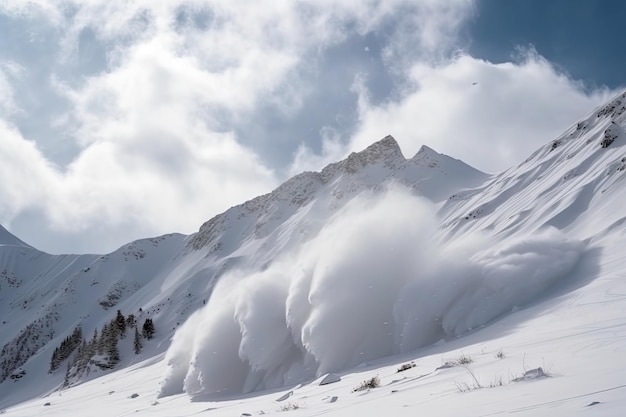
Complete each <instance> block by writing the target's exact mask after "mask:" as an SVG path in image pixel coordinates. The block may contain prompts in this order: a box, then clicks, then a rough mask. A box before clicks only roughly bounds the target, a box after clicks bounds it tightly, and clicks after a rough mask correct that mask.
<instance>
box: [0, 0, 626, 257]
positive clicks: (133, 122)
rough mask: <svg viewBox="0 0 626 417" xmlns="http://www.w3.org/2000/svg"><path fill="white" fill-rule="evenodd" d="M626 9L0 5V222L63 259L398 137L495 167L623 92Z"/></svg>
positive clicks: (351, 1) (388, 3) (532, 4)
mask: <svg viewBox="0 0 626 417" xmlns="http://www.w3.org/2000/svg"><path fill="white" fill-rule="evenodd" d="M624 9H626V6H624V5H623V3H622V2H621V1H618V0H614V1H611V0H605V1H601V2H598V1H592V0H567V1H566V0H553V1H535V0H523V1H522V0H510V1H497V0H478V1H470V0H449V1H441V0H385V1H382V0H373V1H370V2H362V1H358V0H344V1H342V2H335V1H330V0H328V1H327V0H316V1H313V0H299V1H292V0H275V1H269V0H268V1H265V2H255V3H254V4H251V3H250V2H246V1H243V0H241V1H237V0H230V1H224V0H171V1H169V2H159V4H157V2H152V1H150V0H136V1H134V2H125V1H121V0H120V1H104V0H92V1H89V2H78V1H72V0H63V1H52V0H35V1H31V2H15V1H8V0H0V175H1V176H2V178H3V181H1V182H0V224H2V225H4V226H5V227H7V228H8V229H9V230H11V231H12V232H13V233H15V234H16V235H18V236H19V237H20V238H22V239H23V240H25V241H27V242H29V243H31V244H33V245H35V246H36V247H39V248H41V249H43V250H46V251H49V252H53V253H60V252H106V251H110V250H113V249H115V248H116V247H118V246H120V245H122V244H123V243H125V242H128V241H130V240H133V239H137V238H140V237H145V236H152V235H157V234H162V233H168V232H174V231H177V232H183V233H191V232H193V231H195V230H197V228H198V227H199V226H200V224H201V223H202V222H204V221H206V220H208V219H209V218H211V217H212V216H213V215H215V214H217V213H219V212H221V211H223V210H225V209H227V208H228V207H230V206H232V205H234V204H238V203H241V202H243V201H245V200H247V199H250V198H252V197H254V196H256V195H259V194H261V193H265V192H269V191H270V190H271V189H273V188H274V187H276V186H277V185H278V184H280V183H281V182H282V181H284V180H285V179H287V178H289V177H290V176H291V175H294V174H297V173H299V172H301V171H303V170H318V169H321V168H322V167H323V166H324V165H325V164H327V163H330V162H334V161H336V160H338V159H341V158H343V157H345V156H346V155H347V154H348V153H349V152H352V151H358V150H361V149H363V148H364V147H366V146H367V145H369V144H370V143H372V142H374V141H376V140H378V139H380V138H382V137H384V136H385V135H387V134H392V135H394V137H396V139H397V140H398V142H399V144H400V146H401V148H402V150H403V152H404V154H405V156H406V157H411V156H412V155H413V154H414V153H415V152H416V151H417V150H418V149H419V147H420V146H421V145H422V144H426V145H428V146H430V147H432V148H434V149H436V150H438V151H439V152H442V153H446V154H448V155H451V156H453V157H455V158H458V159H462V160H464V161H465V162H467V163H469V164H471V165H473V166H475V167H477V168H479V169H481V170H484V171H487V172H498V171H500V170H503V169H506V168H507V167H509V166H511V165H514V164H516V163H518V162H519V161H521V160H523V159H525V158H526V156H527V155H528V154H530V153H531V152H532V151H533V150H535V149H536V148H537V147H538V146H541V145H543V144H544V143H546V142H548V141H550V140H551V139H553V138H554V137H555V136H556V135H558V134H559V133H560V132H562V131H563V130H565V129H566V128H567V127H568V126H569V125H571V124H572V123H574V122H575V121H576V119H577V118H580V117H582V116H583V115H584V114H586V113H588V112H590V111H591V110H592V109H593V108H594V107H595V106H597V105H598V104H600V103H602V102H603V101H605V100H606V99H608V98H609V97H610V96H612V95H613V94H615V93H616V92H617V91H618V90H619V89H620V88H621V86H623V85H624V84H625V81H624V79H623V75H622V74H621V73H620V69H621V68H623V67H624V65H623V61H624V57H623V56H622V55H620V53H619V52H618V51H620V50H621V49H620V46H621V42H622V41H621V39H620V36H619V33H618V31H619V28H620V25H621V24H622V23H621V22H619V19H620V17H622V16H624V15H626V13H624V11H625V10H624ZM475 82H476V83H478V84H477V85H473V84H474V83H475ZM520 110H521V111H520Z"/></svg>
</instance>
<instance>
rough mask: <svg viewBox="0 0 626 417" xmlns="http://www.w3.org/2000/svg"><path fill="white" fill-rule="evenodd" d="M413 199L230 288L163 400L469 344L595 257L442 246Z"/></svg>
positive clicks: (193, 338)
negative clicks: (472, 335)
mask: <svg viewBox="0 0 626 417" xmlns="http://www.w3.org/2000/svg"><path fill="white" fill-rule="evenodd" d="M438 224H439V220H438V219H437V217H436V209H435V207H434V206H433V205H432V203H429V202H428V201H426V200H424V199H422V198H419V197H415V196H413V195H411V194H410V192H409V191H407V190H404V189H401V188H398V187H392V188H391V189H389V190H388V191H386V192H385V193H384V194H383V195H381V194H380V193H373V192H367V193H363V194H361V195H359V196H358V197H357V198H355V199H353V200H352V201H350V202H349V203H348V204H346V205H345V206H344V207H343V208H342V209H341V210H339V211H338V212H337V213H336V214H335V215H334V216H333V217H332V218H331V219H330V221H329V222H328V223H327V224H326V225H325V226H324V227H323V228H322V230H321V231H320V233H319V234H318V235H317V236H316V237H315V238H313V239H312V240H311V241H309V242H308V243H306V244H304V245H303V246H302V247H300V248H297V249H296V250H294V251H293V252H291V253H290V254H288V255H286V256H284V257H283V258H281V259H280V260H278V261H275V262H274V263H272V264H271V265H269V267H267V268H266V269H265V270H263V271H253V272H250V273H248V272H246V271H242V270H240V271H237V272H232V273H230V274H229V275H228V276H225V277H223V278H222V279H221V281H220V282H219V284H218V285H217V287H216V289H215V291H214V293H213V295H212V297H211V299H210V301H209V303H208V304H207V306H206V307H205V308H204V309H202V310H200V311H199V312H198V313H197V314H195V315H194V316H192V317H191V318H190V319H189V320H188V321H187V322H186V323H185V324H184V325H183V326H182V328H181V329H180V330H179V331H178V332H177V333H176V335H175V337H174V340H173V342H172V345H171V348H170V350H169V351H168V353H167V358H166V360H167V361H168V366H169V368H168V372H167V374H166V376H165V378H164V380H163V381H162V385H161V391H160V395H161V396H165V395H171V394H174V393H179V392H183V391H185V392H187V393H189V394H191V395H194V396H198V395H202V396H206V395H208V396H215V395H218V396H223V395H234V394H238V393H242V392H250V391H255V390H259V389H264V388H271V387H279V386H283V385H288V384H294V383H296V382H299V381H302V380H304V379H308V378H313V377H315V376H319V375H322V374H324V373H327V372H332V371H338V370H342V369H347V368H349V367H353V366H356V365H358V364H360V363H363V362H367V361H370V360H373V359H377V358H381V357H384V356H387V355H391V354H394V353H398V352H404V351H409V350H412V349H416V348H419V347H421V346H425V345H429V344H432V343H435V342H437V341H438V340H440V339H442V338H444V339H445V338H449V337H455V336H458V335H461V334H463V333H466V332H468V331H470V330H472V329H475V328H477V327H479V326H481V325H484V324H486V323H487V322H489V321H491V320H493V319H494V318H497V317H498V316H500V315H502V314H505V313H507V312H510V311H511V310H513V309H515V308H516V307H518V306H522V305H524V304H527V303H529V302H531V301H533V300H535V299H536V298H537V297H538V296H540V295H541V294H542V293H543V292H545V290H546V289H548V288H549V287H550V286H551V285H553V284H555V283H556V282H558V281H559V280H562V279H566V278H567V276H568V273H569V272H570V271H571V270H572V269H573V268H574V267H575V265H576V263H577V262H578V260H579V259H580V257H581V255H582V253H583V252H584V250H585V247H584V244H583V243H582V242H580V241H578V240H571V239H568V238H567V237H566V236H564V235H563V234H562V233H561V232H559V231H557V230H556V229H545V230H543V231H541V232H538V233H535V234H533V235H529V236H526V237H523V238H520V237H517V238H511V239H507V240H505V241H496V240H494V239H493V238H489V237H487V236H482V235H478V234H472V235H469V234H466V235H464V236H463V237H462V238H460V239H456V240H455V241H453V242H446V241H445V240H443V239H442V238H441V235H440V233H439V231H438V228H437V225H438Z"/></svg>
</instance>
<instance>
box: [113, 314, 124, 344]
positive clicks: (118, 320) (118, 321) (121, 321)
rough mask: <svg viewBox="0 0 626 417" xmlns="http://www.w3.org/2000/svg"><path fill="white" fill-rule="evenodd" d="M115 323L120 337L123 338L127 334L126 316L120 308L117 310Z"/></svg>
mask: <svg viewBox="0 0 626 417" xmlns="http://www.w3.org/2000/svg"><path fill="white" fill-rule="evenodd" d="M115 325H116V327H117V330H118V333H119V335H120V337H121V338H122V339H123V338H124V337H125V336H126V318H125V317H124V315H123V314H122V312H121V311H120V310H117V316H116V317H115Z"/></svg>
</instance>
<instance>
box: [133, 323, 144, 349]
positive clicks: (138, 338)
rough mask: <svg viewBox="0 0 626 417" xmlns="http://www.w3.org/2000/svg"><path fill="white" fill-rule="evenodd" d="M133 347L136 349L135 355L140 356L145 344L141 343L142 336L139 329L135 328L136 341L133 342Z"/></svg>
mask: <svg viewBox="0 0 626 417" xmlns="http://www.w3.org/2000/svg"><path fill="white" fill-rule="evenodd" d="M133 347H134V349H135V355H139V354H140V353H141V348H142V347H143V342H142V341H141V335H140V334H139V329H138V328H137V327H135V340H134V341H133Z"/></svg>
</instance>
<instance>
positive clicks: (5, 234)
mask: <svg viewBox="0 0 626 417" xmlns="http://www.w3.org/2000/svg"><path fill="white" fill-rule="evenodd" d="M5 245H9V246H24V247H29V246H28V245H27V244H26V243H24V242H22V241H21V240H20V239H18V238H17V237H15V236H14V235H13V234H11V233H10V232H9V231H8V230H7V229H5V228H4V227H2V226H0V246H5Z"/></svg>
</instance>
